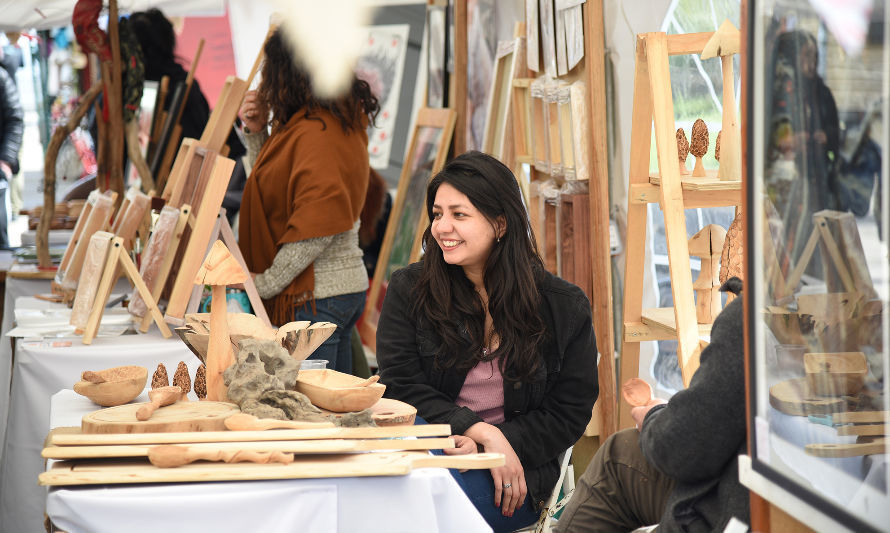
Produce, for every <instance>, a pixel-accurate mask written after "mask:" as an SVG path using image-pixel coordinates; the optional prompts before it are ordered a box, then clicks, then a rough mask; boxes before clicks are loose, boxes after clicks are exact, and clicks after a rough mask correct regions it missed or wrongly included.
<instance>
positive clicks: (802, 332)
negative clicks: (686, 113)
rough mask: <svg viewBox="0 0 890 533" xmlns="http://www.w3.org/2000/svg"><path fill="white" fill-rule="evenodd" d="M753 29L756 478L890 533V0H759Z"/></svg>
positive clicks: (750, 189)
mask: <svg viewBox="0 0 890 533" xmlns="http://www.w3.org/2000/svg"><path fill="white" fill-rule="evenodd" d="M748 21H749V24H748V51H749V61H750V62H749V66H748V72H749V73H750V76H749V79H748V83H749V85H748V89H749V91H748V95H749V98H748V102H749V105H748V116H747V125H748V128H747V135H748V150H747V164H748V174H747V175H748V177H749V180H748V184H747V206H748V211H749V213H748V217H747V230H748V234H747V242H746V243H745V246H746V248H747V252H748V258H749V263H748V270H747V277H746V287H747V289H748V291H749V292H750V294H749V295H748V297H749V300H748V302H749V304H750V305H749V306H748V317H747V318H748V324H749V326H750V327H749V334H750V337H749V356H750V357H751V365H750V385H751V394H750V414H751V417H752V420H751V421H750V422H751V423H750V428H751V440H750V446H749V453H750V456H751V469H753V471H754V472H756V473H757V474H759V475H760V476H762V478H765V479H766V480H767V481H768V483H771V484H773V485H774V486H778V487H780V488H781V489H782V490H783V491H784V492H785V493H790V494H791V495H792V496H793V497H795V498H798V499H799V500H801V501H803V502H805V503H806V504H808V505H809V506H810V507H811V508H813V509H817V510H818V511H819V512H821V513H824V515H826V516H827V517H828V519H830V520H832V521H833V522H834V523H837V524H843V525H844V526H845V527H847V528H849V529H850V530H853V531H887V530H888V528H890V493H888V480H890V469H888V461H887V458H888V455H887V452H888V445H887V442H888V441H887V438H886V433H887V431H886V428H887V427H888V426H890V416H888V411H890V404H888V398H890V395H888V381H887V377H886V372H887V371H888V370H890V360H888V349H890V343H888V311H887V306H888V297H890V293H888V289H890V275H888V254H887V249H888V248H887V235H888V226H887V219H888V217H887V209H888V200H887V189H888V187H887V185H888V183H887V182H888V176H890V173H888V161H887V158H886V157H883V155H885V154H887V152H888V148H890V142H888V138H890V136H888V121H887V119H886V118H887V111H888V97H890V44H888V42H890V34H888V12H887V1H885V0H874V1H862V2H810V1H805V0H773V1H751V2H749V5H748ZM804 522H806V520H804ZM811 527H813V526H811ZM817 529H818V528H817Z"/></svg>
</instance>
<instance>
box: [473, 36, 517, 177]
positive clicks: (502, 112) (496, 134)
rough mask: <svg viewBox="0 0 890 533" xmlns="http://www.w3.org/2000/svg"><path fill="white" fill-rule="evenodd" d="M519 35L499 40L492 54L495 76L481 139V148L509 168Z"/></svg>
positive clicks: (492, 79) (492, 81) (510, 164)
mask: <svg viewBox="0 0 890 533" xmlns="http://www.w3.org/2000/svg"><path fill="white" fill-rule="evenodd" d="M522 42H523V40H522V38H520V37H517V38H515V39H513V40H510V41H501V42H500V43H499V44H498V51H497V53H496V54H495V65H494V75H493V76H492V77H491V88H490V89H489V97H488V116H487V117H486V119H485V135H484V136H483V138H482V151H483V152H485V153H487V154H490V155H493V156H494V157H496V158H497V159H499V160H500V161H501V162H502V163H504V164H506V165H507V166H510V167H512V166H513V164H512V162H511V161H506V156H507V155H508V154H510V153H512V152H513V150H512V148H511V144H512V138H511V136H512V120H511V115H510V105H511V98H510V96H511V94H510V93H511V89H512V87H513V80H514V79H515V78H516V74H517V72H519V62H520V60H521V59H522Z"/></svg>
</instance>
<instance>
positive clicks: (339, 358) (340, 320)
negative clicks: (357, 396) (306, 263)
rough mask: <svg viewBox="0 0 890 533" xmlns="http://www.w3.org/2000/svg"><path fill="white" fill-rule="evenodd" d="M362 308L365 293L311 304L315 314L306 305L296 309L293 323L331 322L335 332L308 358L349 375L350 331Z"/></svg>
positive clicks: (356, 293)
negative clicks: (305, 321)
mask: <svg viewBox="0 0 890 533" xmlns="http://www.w3.org/2000/svg"><path fill="white" fill-rule="evenodd" d="M364 308H365V293H364V292H355V293H352V294H342V295H339V296H331V297H330V298H321V299H319V300H315V311H316V312H315V314H313V313H312V308H311V307H310V306H308V305H304V306H302V307H300V309H299V310H298V311H297V312H296V313H295V314H294V321H298V320H310V321H312V322H332V323H334V324H336V325H337V329H336V331H334V333H333V334H332V335H331V336H330V337H328V339H327V340H326V341H324V343H322V345H321V346H319V347H318V349H316V350H315V351H314V352H312V354H311V355H310V356H309V359H325V360H327V361H328V368H332V369H334V370H336V371H338V372H343V373H345V374H351V373H352V342H351V341H352V328H353V326H355V323H356V322H358V319H359V317H360V316H361V314H362V311H363V310H364Z"/></svg>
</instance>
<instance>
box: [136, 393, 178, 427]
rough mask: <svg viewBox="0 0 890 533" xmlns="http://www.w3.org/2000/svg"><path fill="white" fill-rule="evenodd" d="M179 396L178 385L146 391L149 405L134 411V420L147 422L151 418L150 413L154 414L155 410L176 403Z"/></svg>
mask: <svg viewBox="0 0 890 533" xmlns="http://www.w3.org/2000/svg"><path fill="white" fill-rule="evenodd" d="M181 396H182V389H181V388H180V387H179V385H170V386H167V387H158V388H157V389H152V390H150V391H148V399H149V400H151V403H147V404H145V405H143V406H142V407H140V408H139V410H138V411H136V419H137V420H142V421H145V420H148V419H149V418H151V415H152V413H154V412H155V409H157V408H159V407H163V406H165V405H170V404H173V403H176V400H178V399H179V398H180V397H181Z"/></svg>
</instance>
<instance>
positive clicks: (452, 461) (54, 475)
mask: <svg viewBox="0 0 890 533" xmlns="http://www.w3.org/2000/svg"><path fill="white" fill-rule="evenodd" d="M503 464H504V456H503V455H502V454H499V453H479V454H471V455H430V454H429V453H427V452H410V451H405V452H388V453H360V454H348V455H316V456H297V457H296V458H295V459H294V462H293V463H290V464H286V465H285V464H280V463H271V464H254V463H210V462H203V461H202V462H197V463H192V464H189V465H185V466H180V467H178V468H157V467H155V466H153V465H152V464H151V463H149V462H148V460H147V459H105V460H80V461H60V462H58V463H55V464H54V465H53V466H52V468H51V469H50V470H49V471H47V472H44V473H42V474H40V476H39V477H38V481H39V483H40V484H41V485H52V486H59V485H95V484H115V483H170V482H194V481H241V480H257V479H307V478H333V477H364V476H401V475H406V474H408V473H410V472H411V470H412V469H414V468H425V467H441V468H461V469H472V468H475V469H483V468H494V467H498V466H502V465H503Z"/></svg>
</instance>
